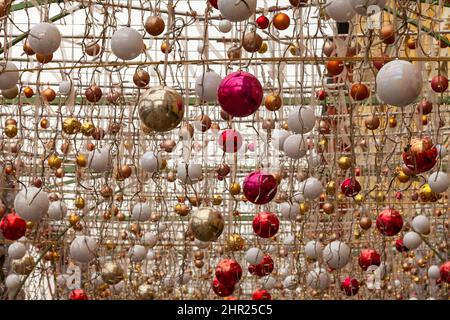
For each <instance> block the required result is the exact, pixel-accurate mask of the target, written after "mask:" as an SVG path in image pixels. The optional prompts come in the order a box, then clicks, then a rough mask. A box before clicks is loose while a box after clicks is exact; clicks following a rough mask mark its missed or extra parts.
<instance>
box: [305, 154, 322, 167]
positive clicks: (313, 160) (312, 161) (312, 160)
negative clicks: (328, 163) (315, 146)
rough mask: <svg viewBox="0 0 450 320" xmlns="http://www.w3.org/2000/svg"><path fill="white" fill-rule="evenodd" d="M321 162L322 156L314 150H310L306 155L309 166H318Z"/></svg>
mask: <svg viewBox="0 0 450 320" xmlns="http://www.w3.org/2000/svg"><path fill="white" fill-rule="evenodd" d="M321 162H322V157H321V155H320V154H318V153H317V152H316V151H314V150H311V151H310V152H309V155H308V165H309V167H310V168H315V167H318V166H320V164H321Z"/></svg>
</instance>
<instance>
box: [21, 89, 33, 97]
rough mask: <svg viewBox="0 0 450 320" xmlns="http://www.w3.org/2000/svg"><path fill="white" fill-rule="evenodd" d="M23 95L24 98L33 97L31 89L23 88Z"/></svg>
mask: <svg viewBox="0 0 450 320" xmlns="http://www.w3.org/2000/svg"><path fill="white" fill-rule="evenodd" d="M23 94H24V95H25V97H27V98H31V97H32V96H34V91H33V89H32V88H31V87H25V88H24V89H23Z"/></svg>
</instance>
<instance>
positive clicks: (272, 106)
mask: <svg viewBox="0 0 450 320" xmlns="http://www.w3.org/2000/svg"><path fill="white" fill-rule="evenodd" d="M282 105H283V100H282V99H281V97H280V96H279V95H278V94H274V93H273V94H270V95H268V96H266V98H265V99H264V106H265V107H266V108H267V110H269V111H277V110H279V109H280V108H281V106H282Z"/></svg>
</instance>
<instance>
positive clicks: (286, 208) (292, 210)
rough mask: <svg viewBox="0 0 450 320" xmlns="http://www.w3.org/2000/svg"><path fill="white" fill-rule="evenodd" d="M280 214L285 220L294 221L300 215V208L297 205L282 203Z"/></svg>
mask: <svg viewBox="0 0 450 320" xmlns="http://www.w3.org/2000/svg"><path fill="white" fill-rule="evenodd" d="M280 212H281V214H282V215H283V217H284V218H285V219H286V220H294V219H295V218H296V217H297V215H298V214H299V213H300V206H299V205H298V203H293V204H290V203H289V202H283V203H282V204H280Z"/></svg>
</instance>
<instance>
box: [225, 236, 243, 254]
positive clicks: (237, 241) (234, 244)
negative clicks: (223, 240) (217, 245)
mask: <svg viewBox="0 0 450 320" xmlns="http://www.w3.org/2000/svg"><path fill="white" fill-rule="evenodd" d="M244 246H245V240H244V238H242V236H241V235H240V234H237V233H232V234H230V235H229V236H228V239H227V248H228V249H229V250H231V251H239V250H242V249H244Z"/></svg>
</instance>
